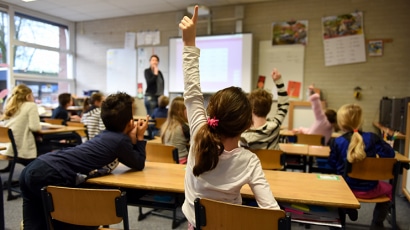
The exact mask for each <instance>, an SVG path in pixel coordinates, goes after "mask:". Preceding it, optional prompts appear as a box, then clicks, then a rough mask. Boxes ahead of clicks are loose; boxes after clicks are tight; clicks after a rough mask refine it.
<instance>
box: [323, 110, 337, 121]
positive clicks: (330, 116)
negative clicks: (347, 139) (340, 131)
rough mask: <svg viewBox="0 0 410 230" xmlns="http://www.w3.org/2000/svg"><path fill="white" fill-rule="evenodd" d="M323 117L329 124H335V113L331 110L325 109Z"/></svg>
mask: <svg viewBox="0 0 410 230" xmlns="http://www.w3.org/2000/svg"><path fill="white" fill-rule="evenodd" d="M325 115H326V118H327V120H328V121H329V123H330V124H334V123H337V113H336V111H335V110H333V109H326V110H325Z"/></svg>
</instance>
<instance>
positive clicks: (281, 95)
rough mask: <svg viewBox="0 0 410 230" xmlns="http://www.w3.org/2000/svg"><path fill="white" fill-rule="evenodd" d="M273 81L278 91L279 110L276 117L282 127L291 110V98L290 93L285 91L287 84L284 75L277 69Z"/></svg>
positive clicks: (273, 72) (274, 70)
mask: <svg viewBox="0 0 410 230" xmlns="http://www.w3.org/2000/svg"><path fill="white" fill-rule="evenodd" d="M271 75H272V79H273V82H274V83H275V85H276V88H277V89H278V109H277V111H276V115H275V117H274V119H275V121H276V122H277V123H278V125H279V126H280V125H282V122H283V119H285V117H286V114H287V113H288V108H289V97H288V92H287V91H286V89H285V84H284V83H283V79H282V75H281V74H280V73H279V71H278V70H277V69H273V71H272V74H271Z"/></svg>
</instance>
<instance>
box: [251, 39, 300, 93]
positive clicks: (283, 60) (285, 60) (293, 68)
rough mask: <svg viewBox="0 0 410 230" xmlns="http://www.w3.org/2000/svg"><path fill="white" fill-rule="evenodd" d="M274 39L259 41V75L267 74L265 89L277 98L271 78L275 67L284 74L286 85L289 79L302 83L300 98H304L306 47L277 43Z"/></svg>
mask: <svg viewBox="0 0 410 230" xmlns="http://www.w3.org/2000/svg"><path fill="white" fill-rule="evenodd" d="M271 42H272V41H270V40H267V41H260V42H259V73H258V74H259V75H263V76H266V80H265V89H266V90H268V91H269V92H272V94H273V96H274V98H275V99H277V97H278V96H277V94H278V93H277V89H276V86H275V85H274V83H273V80H272V78H271V73H272V70H273V68H277V69H278V71H279V72H280V73H281V74H282V78H283V81H284V82H285V87H286V89H287V86H288V85H289V84H288V81H297V82H300V83H301V88H300V94H299V98H300V99H302V98H303V93H302V92H303V72H304V62H305V61H304V57H305V47H304V46H303V45H276V46H272V43H271Z"/></svg>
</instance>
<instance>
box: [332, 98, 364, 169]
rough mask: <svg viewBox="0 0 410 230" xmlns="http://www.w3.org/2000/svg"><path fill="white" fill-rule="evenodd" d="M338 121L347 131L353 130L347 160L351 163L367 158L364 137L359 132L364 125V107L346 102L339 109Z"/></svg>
mask: <svg viewBox="0 0 410 230" xmlns="http://www.w3.org/2000/svg"><path fill="white" fill-rule="evenodd" d="M337 123H338V125H339V127H340V128H341V129H342V130H343V131H346V132H353V134H352V137H351V139H350V143H349V148H348V150H347V160H348V161H349V162H351V163H354V162H359V161H362V160H363V159H364V158H366V152H365V151H364V147H365V146H364V143H363V138H362V136H361V135H360V133H359V132H358V130H359V128H360V127H361V126H362V123H363V118H362V108H361V107H360V106H359V105H356V104H346V105H343V106H342V107H340V109H339V110H338V111H337Z"/></svg>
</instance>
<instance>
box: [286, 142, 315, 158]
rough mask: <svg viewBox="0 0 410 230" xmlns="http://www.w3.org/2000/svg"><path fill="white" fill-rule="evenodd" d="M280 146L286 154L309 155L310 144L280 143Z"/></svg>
mask: <svg viewBox="0 0 410 230" xmlns="http://www.w3.org/2000/svg"><path fill="white" fill-rule="evenodd" d="M279 148H280V150H282V151H283V152H284V153H286V154H294V155H305V156H306V155H308V152H309V146H308V145H304V144H294V143H279Z"/></svg>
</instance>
